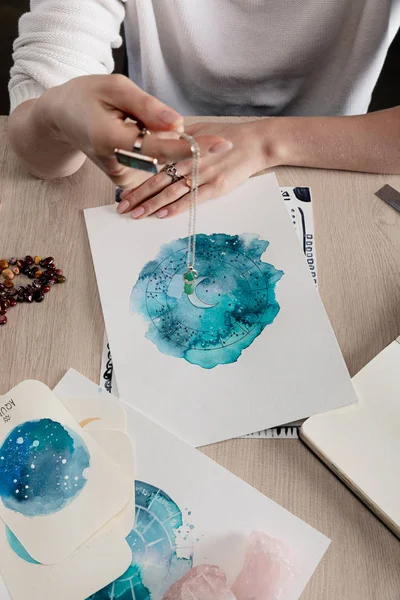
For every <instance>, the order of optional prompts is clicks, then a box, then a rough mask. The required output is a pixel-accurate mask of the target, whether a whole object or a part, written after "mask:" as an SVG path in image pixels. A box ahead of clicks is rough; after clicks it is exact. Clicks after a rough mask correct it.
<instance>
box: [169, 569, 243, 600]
mask: <svg viewBox="0 0 400 600" xmlns="http://www.w3.org/2000/svg"><path fill="white" fill-rule="evenodd" d="M163 600H236V598H235V596H234V595H233V593H232V592H231V590H230V589H229V586H228V584H227V583H226V575H225V573H224V572H223V571H222V570H221V569H220V568H219V567H215V566H214V565H198V566H197V567H193V569H191V570H190V571H189V572H188V573H187V574H186V575H185V576H184V577H182V579H180V580H179V581H178V582H177V583H174V585H173V586H172V587H170V588H169V590H168V591H167V592H166V594H165V595H164V596H163Z"/></svg>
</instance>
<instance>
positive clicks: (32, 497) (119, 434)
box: [0, 381, 134, 600]
mask: <svg viewBox="0 0 400 600" xmlns="http://www.w3.org/2000/svg"><path fill="white" fill-rule="evenodd" d="M1 405H2V406H1V409H0V413H1V415H2V420H1V422H0V460H1V471H0V497H1V502H0V518H1V520H0V570H1V574H2V576H3V578H4V581H5V583H6V585H7V588H8V590H9V593H10V595H11V597H12V598H13V600H26V598H29V599H30V600H43V599H50V598H51V599H54V600H56V599H57V600H74V599H82V600H83V599H84V598H87V597H89V596H91V595H92V594H93V593H95V592H97V591H98V590H100V589H101V588H103V587H104V586H106V585H107V584H109V583H110V582H111V581H113V580H114V579H115V578H117V577H119V576H120V575H122V574H123V573H124V572H125V571H126V569H127V568H128V566H129V565H130V563H131V558H132V553H131V549H130V547H129V544H128V543H127V541H126V537H127V536H128V534H129V532H130V531H131V529H132V527H133V521H134V509H133V506H134V483H133V472H134V471H133V457H132V446H131V442H130V439H129V437H128V436H127V434H126V433H125V431H124V430H125V412H124V410H123V408H122V407H121V406H120V405H119V404H118V403H116V402H114V403H112V404H111V403H110V402H103V403H102V402H101V399H100V398H99V399H98V400H96V408H95V407H94V402H93V400H91V399H80V400H76V399H72V400H70V399H65V401H64V403H62V402H61V401H60V400H59V398H58V397H57V396H56V394H54V392H52V391H51V390H50V389H49V388H48V387H47V386H45V385H44V384H42V383H39V382H38V381H25V382H23V383H21V384H19V385H18V386H16V387H15V388H14V389H12V390H11V391H10V392H9V393H8V394H7V395H6V396H3V397H2V398H1ZM98 412H100V413H101V415H102V416H101V418H99V417H97V416H95V415H96V414H97V413H98ZM0 594H1V592H0ZM0 597H1V596H0ZM1 598H3V597H1Z"/></svg>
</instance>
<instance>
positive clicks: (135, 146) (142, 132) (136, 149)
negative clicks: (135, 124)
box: [133, 127, 150, 154]
mask: <svg viewBox="0 0 400 600" xmlns="http://www.w3.org/2000/svg"><path fill="white" fill-rule="evenodd" d="M146 135H150V131H149V130H148V129H147V128H146V127H142V129H141V130H140V131H139V135H138V136H137V138H136V141H135V143H134V144H133V151H134V152H137V153H138V154H141V153H142V144H143V140H144V138H145V137H146Z"/></svg>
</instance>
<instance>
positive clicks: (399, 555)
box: [0, 118, 400, 600]
mask: <svg viewBox="0 0 400 600" xmlns="http://www.w3.org/2000/svg"><path fill="white" fill-rule="evenodd" d="M0 136H1V145H0V147H1V150H0V157H1V158H0V168H1V173H0V228H1V229H0V258H2V257H9V256H12V255H18V256H23V255H25V254H27V253H29V254H39V255H41V256H45V255H48V254H52V255H53V256H54V257H55V258H56V261H57V265H59V266H60V267H61V268H65V270H66V274H67V276H68V283H67V284H66V285H65V286H59V287H58V288H57V289H55V290H53V291H52V292H51V293H50V295H49V297H48V298H46V301H45V302H44V303H42V304H35V305H34V306H29V307H28V306H26V305H18V306H17V307H16V308H14V309H12V310H11V311H10V312H9V323H8V324H7V325H6V326H5V327H2V328H1V331H0V348H1V353H0V393H5V392H6V391H7V390H8V389H10V388H11V387H12V386H14V385H16V384H17V383H18V382H19V381H21V380H23V379H26V378H37V379H40V380H41V381H43V382H45V383H47V384H48V385H49V386H54V385H55V384H56V383H57V381H58V380H59V379H60V378H61V377H62V375H63V374H64V373H65V371H66V370H67V369H68V368H69V367H74V368H75V369H77V370H78V371H80V372H81V373H83V374H84V375H86V376H87V377H90V378H91V379H92V380H94V381H98V379H99V373H100V356H101V348H102V342H103V333H104V326H103V318H102V313H101V309H100V303H99V296H98V293H97V286H96V282H95V276H94V271H93V266H92V260H91V255H90V249H89V243H88V239H87V236H86V230H85V223H84V218H83V212H82V209H83V208H86V207H92V206H99V205H103V204H107V203H110V202H112V201H113V187H112V185H111V183H109V181H108V180H107V179H106V178H105V177H104V176H103V175H102V174H101V173H100V172H99V171H98V170H97V169H96V168H95V167H94V166H93V165H92V164H89V163H88V164H86V165H85V166H84V167H83V168H82V169H81V171H80V172H79V173H77V174H76V175H75V176H73V177H70V178H69V179H66V180H63V181H54V182H45V181H37V180H35V179H34V178H32V177H30V176H29V175H27V174H26V173H25V172H24V171H23V170H22V169H21V168H20V166H19V165H18V163H17V160H16V159H15V158H14V156H13V155H12V153H11V151H10V150H9V148H8V146H7V141H6V119H5V118H1V119H0ZM276 172H277V176H278V180H279V182H280V184H281V185H287V186H291V185H310V186H311V188H312V192H313V200H314V216H315V229H316V244H317V261H318V272H319V289H320V293H321V296H322V299H323V301H324V304H325V307H326V310H327V312H328V315H329V317H330V320H331V322H332V325H333V328H334V330H335V333H336V335H337V338H338V340H339V344H340V347H341V349H342V352H343V354H344V357H345V359H346V362H347V365H348V367H349V370H350V373H351V374H352V375H353V374H355V373H356V372H357V371H358V370H359V369H360V368H361V367H362V366H363V365H364V364H365V363H366V362H368V361H369V360H370V359H371V358H372V357H373V356H374V355H376V354H377V353H378V352H379V351H380V350H381V349H382V348H384V346H386V345H387V344H389V343H390V342H391V341H392V340H393V339H394V338H396V337H397V336H398V335H399V333H400V215H399V214H397V213H396V212H395V211H394V210H393V209H392V208H390V207H389V206H387V205H385V204H384V203H383V202H382V201H381V200H379V199H378V198H377V197H376V196H374V192H375V191H376V190H378V189H379V188H380V187H381V186H382V185H384V184H385V183H390V184H392V185H393V186H394V187H396V188H397V189H399V190H400V176H386V175H385V176H384V175H382V176H381V175H364V174H354V173H343V172H333V171H332V172H328V171H323V170H321V171H318V170H312V169H298V168H279V169H276ZM116 259H123V260H129V258H128V257H116ZM110 285H115V286H116V287H117V286H118V281H116V280H115V279H114V278H113V274H112V273H110ZM311 368H312V367H311ZM204 452H205V453H206V454H207V455H208V456H210V457H211V458H213V459H214V460H216V461H217V462H219V463H220V464H222V465H224V466H225V467H226V468H228V469H229V470H230V471H232V472H233V473H236V474H237V475H238V476H239V477H241V478H242V479H244V480H246V481H247V482H249V483H250V484H251V485H252V486H254V487H256V488H257V489H259V490H261V491H262V492H263V493H264V494H266V495H267V496H269V497H270V498H273V499H274V500H276V501H277V502H279V503H280V504H281V505H283V506H284V507H285V508H287V509H288V510H290V511H292V512H293V513H294V514H296V515H297V516H298V517H300V518H302V519H304V520H305V521H307V522H308V523H310V524H311V525H313V526H314V527H316V528H317V529H319V530H320V531H322V532H323V533H325V534H326V535H327V536H328V537H330V538H331V539H332V544H331V547H330V549H329V550H328V552H327V554H326V556H325V558H324V559H323V561H322V563H321V565H320V566H319V568H318V569H317V571H316V573H315V575H314V577H313V578H312V580H311V582H310V583H309V585H308V586H307V588H306V591H305V592H304V594H303V598H304V600H398V599H400V544H399V542H398V540H397V539H396V538H395V537H394V536H393V535H392V534H391V533H390V532H389V531H388V530H387V529H386V528H385V527H384V526H383V525H382V524H381V523H380V522H379V521H378V520H377V519H376V518H375V517H374V516H373V515H372V514H371V513H370V512H369V511H368V510H367V509H366V508H365V507H364V505H363V504H361V502H359V500H358V499H356V498H355V496H353V495H352V494H351V492H350V491H348V489H347V488H346V487H345V486H344V485H342V483H340V482H339V481H338V480H337V479H336V478H335V477H334V476H333V475H332V474H331V473H330V472H329V471H328V470H327V469H326V468H325V467H324V466H323V465H322V464H321V463H320V462H319V461H318V460H317V459H316V458H315V457H314V456H313V455H312V454H311V453H310V452H309V451H308V450H307V449H306V448H305V447H304V446H303V445H302V444H301V442H299V441H297V440H231V441H229V442H224V443H220V444H216V445H214V446H209V447H207V448H205V449H204ZM393 476H398V473H397V474H395V473H394V474H393Z"/></svg>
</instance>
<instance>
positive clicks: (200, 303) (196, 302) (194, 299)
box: [187, 275, 218, 309]
mask: <svg viewBox="0 0 400 600" xmlns="http://www.w3.org/2000/svg"><path fill="white" fill-rule="evenodd" d="M209 277H210V276H209V275H207V276H206V277H199V278H198V279H196V283H195V287H194V291H193V294H190V296H187V299H188V300H189V302H190V303H191V304H193V306H195V307H196V308H204V309H206V308H214V306H217V304H218V302H216V303H215V304H208V303H207V302H203V300H200V298H199V297H198V295H197V293H196V288H197V286H198V285H199V283H201V282H202V281H204V280H205V279H209Z"/></svg>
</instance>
